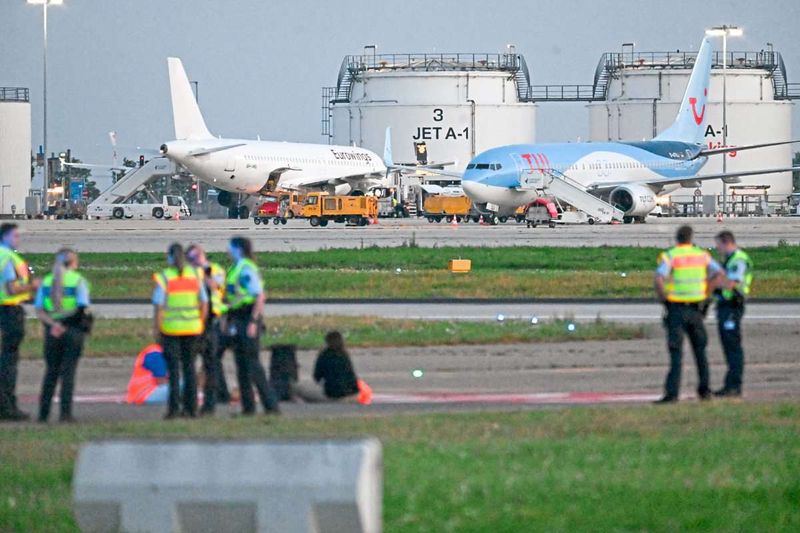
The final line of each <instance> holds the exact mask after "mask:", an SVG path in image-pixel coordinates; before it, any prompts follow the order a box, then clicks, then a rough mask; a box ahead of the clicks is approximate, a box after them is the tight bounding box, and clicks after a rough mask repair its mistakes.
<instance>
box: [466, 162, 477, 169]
mask: <svg viewBox="0 0 800 533" xmlns="http://www.w3.org/2000/svg"><path fill="white" fill-rule="evenodd" d="M473 168H475V163H470V164H469V165H467V170H472V169H473Z"/></svg>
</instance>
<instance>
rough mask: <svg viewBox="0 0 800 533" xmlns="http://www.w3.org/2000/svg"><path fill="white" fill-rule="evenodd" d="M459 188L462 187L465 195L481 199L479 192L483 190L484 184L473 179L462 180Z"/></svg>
mask: <svg viewBox="0 0 800 533" xmlns="http://www.w3.org/2000/svg"><path fill="white" fill-rule="evenodd" d="M461 188H462V189H464V192H465V193H466V195H467V196H469V197H470V198H472V199H473V200H477V201H479V202H480V201H483V199H482V198H481V196H482V195H481V193H482V192H483V188H484V186H483V185H481V184H480V183H478V182H475V181H462V182H461Z"/></svg>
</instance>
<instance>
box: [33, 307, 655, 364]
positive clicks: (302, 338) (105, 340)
mask: <svg viewBox="0 0 800 533" xmlns="http://www.w3.org/2000/svg"><path fill="white" fill-rule="evenodd" d="M567 325H568V321H567V320H563V319H559V320H545V317H542V321H541V322H540V323H539V324H537V325H535V326H534V325H531V324H530V323H529V322H527V321H519V320H518V321H513V320H508V321H505V322H503V323H502V324H498V323H497V322H494V321H446V320H404V319H403V320H400V319H383V318H375V317H350V316H311V317H295V316H285V317H276V318H271V319H269V321H268V322H267V333H266V335H264V336H263V338H262V339H263V342H262V344H263V345H264V346H265V347H266V346H269V345H272V344H294V345H296V346H298V347H299V348H301V349H304V348H319V347H321V346H322V339H323V337H324V336H325V333H327V332H328V331H331V330H339V331H341V332H342V334H344V336H345V339H346V340H347V344H348V345H349V346H351V347H353V348H357V347H378V346H436V345H443V344H509V343H520V342H560V341H566V340H622V339H636V338H642V337H643V336H644V335H645V334H646V331H647V330H646V327H645V326H642V325H626V324H615V323H610V322H603V321H599V320H598V321H595V322H593V323H588V324H578V325H577V327H576V329H575V331H569V330H568V329H567ZM152 331H153V328H152V321H151V320H148V319H101V320H97V322H96V323H95V329H94V331H93V333H92V336H91V337H90V338H89V339H88V341H87V342H86V348H85V352H84V353H85V355H87V356H89V357H120V356H123V357H124V356H127V357H132V356H134V355H136V354H137V353H138V352H139V350H141V349H142V348H143V347H144V346H145V344H147V343H148V342H150V340H151V339H152V338H153V333H152ZM42 333H43V332H42V327H41V325H40V324H39V323H38V322H33V321H28V324H27V335H26V339H25V341H24V343H23V345H22V356H23V357H27V358H33V357H41V355H42Z"/></svg>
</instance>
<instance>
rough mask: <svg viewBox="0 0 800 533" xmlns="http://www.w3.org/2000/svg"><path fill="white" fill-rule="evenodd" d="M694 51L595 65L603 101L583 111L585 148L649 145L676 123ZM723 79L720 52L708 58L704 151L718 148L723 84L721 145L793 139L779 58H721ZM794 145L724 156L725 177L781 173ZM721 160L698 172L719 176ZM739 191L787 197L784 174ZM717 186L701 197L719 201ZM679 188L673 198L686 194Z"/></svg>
mask: <svg viewBox="0 0 800 533" xmlns="http://www.w3.org/2000/svg"><path fill="white" fill-rule="evenodd" d="M695 57H696V53H695V52H634V51H633V50H632V49H629V50H628V51H627V52H625V51H623V52H621V53H607V54H604V55H603V56H602V58H601V60H600V63H599V65H598V68H597V72H598V75H597V76H596V77H595V80H596V84H600V85H601V87H600V88H599V89H601V90H600V91H597V92H598V93H600V92H602V93H603V94H604V95H605V97H604V98H601V99H599V100H597V101H594V102H591V103H589V104H588V109H589V130H590V132H589V135H590V139H591V140H592V141H617V140H627V141H631V140H637V141H638V140H643V139H652V138H653V137H654V136H655V135H656V134H657V133H659V132H661V131H663V130H664V129H666V128H667V127H668V126H669V125H670V124H671V123H672V122H673V120H674V119H675V115H676V114H677V112H678V108H679V105H680V102H681V99H682V98H683V93H684V91H685V89H686V85H687V84H688V82H689V76H690V74H691V69H692V67H693V65H694V60H695ZM726 63H727V68H726V69H725V71H724V74H723V55H722V52H715V54H714V61H713V67H712V71H711V82H710V87H709V93H708V104H707V108H706V110H705V113H706V124H707V127H706V130H705V135H704V141H703V142H704V144H706V145H707V146H708V147H709V148H714V147H721V146H722V126H723V113H722V108H723V79H725V84H726V86H727V91H726V93H727V94H726V98H725V101H726V115H727V120H726V122H727V125H728V134H727V144H728V146H737V145H745V144H757V143H766V142H772V141H785V140H789V139H791V136H792V105H793V104H792V98H793V97H797V96H800V94H795V93H800V91H798V90H797V89H800V86H797V87H795V86H796V85H797V84H789V83H787V79H786V68H785V66H784V63H783V59H782V58H781V55H780V53H778V52H774V51H761V52H728V53H727V61H726ZM795 149H797V147H796V146H792V145H785V146H777V147H772V148H764V149H757V150H748V151H745V152H740V153H731V154H730V155H729V156H728V162H727V171H728V172H735V171H737V170H757V169H770V168H785V167H789V166H791V162H792V153H793V150H795ZM722 157H723V156H721V155H717V156H711V157H710V158H709V161H708V163H707V164H706V166H705V167H704V168H703V170H702V171H701V172H700V175H704V174H716V173H721V172H722ZM741 180H742V183H741V184H742V185H769V186H770V188H769V189H768V192H769V195H770V196H773V195H778V196H781V195H783V196H785V195H788V194H789V193H790V192H791V190H792V177H791V173H783V174H770V175H756V176H749V177H744V178H741ZM721 192H722V182H721V181H720V180H709V181H707V182H704V183H703V185H702V194H720V193H721ZM687 193H690V191H687V190H686V189H682V190H678V191H676V192H675V193H674V194H675V195H680V194H687Z"/></svg>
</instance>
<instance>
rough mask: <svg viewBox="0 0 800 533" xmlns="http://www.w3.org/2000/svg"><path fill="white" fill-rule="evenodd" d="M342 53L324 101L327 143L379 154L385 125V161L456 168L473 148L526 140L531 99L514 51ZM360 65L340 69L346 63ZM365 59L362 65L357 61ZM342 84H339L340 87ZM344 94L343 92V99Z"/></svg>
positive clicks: (531, 132) (530, 136) (531, 126)
mask: <svg viewBox="0 0 800 533" xmlns="http://www.w3.org/2000/svg"><path fill="white" fill-rule="evenodd" d="M366 60H367V61H365V57H364V56H355V57H354V56H348V58H346V59H345V63H344V64H343V68H342V71H341V72H342V73H343V74H342V75H340V78H339V91H338V93H339V94H338V95H337V96H338V99H337V100H334V102H333V103H332V104H331V106H330V117H331V142H333V143H334V144H342V145H348V144H356V145H358V146H362V147H364V148H368V149H370V150H373V151H375V152H376V153H378V154H382V153H383V146H384V139H385V131H386V128H387V126H388V127H391V131H392V153H393V159H394V161H395V162H398V163H413V162H414V161H415V160H416V154H415V151H414V143H415V142H422V141H424V142H425V144H426V147H427V151H428V161H429V162H431V163H436V162H453V163H455V165H453V166H449V167H447V168H450V169H455V170H463V169H464V168H465V167H466V165H467V163H468V162H469V161H470V159H472V158H473V157H474V156H475V154H478V153H480V152H482V151H484V150H488V149H489V148H494V147H496V146H500V145H504V144H515V143H532V142H534V141H535V132H536V105H535V104H534V103H533V102H532V101H531V99H530V94H529V87H530V81H529V78H528V72H527V68H526V67H524V59H522V56H517V55H508V54H495V55H487V54H480V55H474V54H459V55H455V54H453V55H427V56H409V55H380V56H366ZM348 61H351V62H352V63H351V64H355V65H361V68H360V69H358V68H353V69H352V70H353V71H352V72H351V73H349V74H348V73H347V72H346V64H347V63H348ZM365 63H366V64H368V66H366V65H365ZM343 85H345V88H346V89H347V90H344V91H343V90H342V86H343ZM345 95H346V97H344V96H345Z"/></svg>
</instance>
